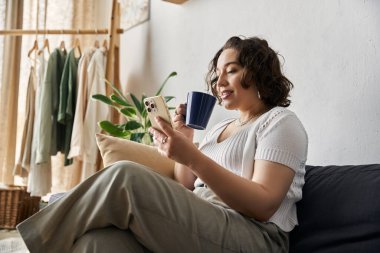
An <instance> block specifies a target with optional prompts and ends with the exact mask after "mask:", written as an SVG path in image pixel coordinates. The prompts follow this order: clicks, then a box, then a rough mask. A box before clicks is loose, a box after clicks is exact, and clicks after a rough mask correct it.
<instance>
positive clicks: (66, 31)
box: [0, 29, 123, 36]
mask: <svg viewBox="0 0 380 253" xmlns="http://www.w3.org/2000/svg"><path fill="white" fill-rule="evenodd" d="M117 33H118V34H119V33H123V29H117ZM36 34H44V35H45V34H55V35H62V34H78V35H94V34H108V29H62V30H57V29H54V30H52V29H47V30H41V29H40V30H23V29H9V30H0V35H12V36H22V35H36Z"/></svg>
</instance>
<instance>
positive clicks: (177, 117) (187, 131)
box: [172, 104, 194, 141]
mask: <svg viewBox="0 0 380 253" xmlns="http://www.w3.org/2000/svg"><path fill="white" fill-rule="evenodd" d="M185 117H186V104H179V105H178V106H177V107H176V108H175V112H174V117H173V120H172V121H173V122H172V123H173V124H172V125H173V128H174V129H175V130H177V131H179V132H181V133H182V134H184V135H185V136H186V137H187V138H188V139H189V140H191V141H193V137H194V129H192V128H190V127H188V126H186V121H185Z"/></svg>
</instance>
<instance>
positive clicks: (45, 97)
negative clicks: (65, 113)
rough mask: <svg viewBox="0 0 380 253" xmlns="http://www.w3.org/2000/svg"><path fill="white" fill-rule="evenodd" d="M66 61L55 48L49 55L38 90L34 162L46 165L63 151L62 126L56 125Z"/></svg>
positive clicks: (63, 55) (62, 53)
mask: <svg viewBox="0 0 380 253" xmlns="http://www.w3.org/2000/svg"><path fill="white" fill-rule="evenodd" d="M65 59H66V51H62V50H60V49H59V48H56V49H55V50H54V51H53V52H52V53H51V55H50V57H49V61H48V63H47V68H46V76H45V79H44V82H43V83H42V85H41V87H40V89H41V91H40V98H39V99H40V104H41V106H40V107H39V108H38V109H39V115H40V117H39V120H40V122H39V129H38V140H39V142H38V146H37V157H36V162H37V163H38V164H41V163H47V162H48V161H50V159H51V156H52V155H56V154H57V152H58V151H63V145H62V143H63V142H64V131H63V130H64V126H63V125H62V124H60V123H57V117H58V101H59V85H60V82H61V77H62V71H63V66H64V62H65Z"/></svg>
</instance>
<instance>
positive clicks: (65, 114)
mask: <svg viewBox="0 0 380 253" xmlns="http://www.w3.org/2000/svg"><path fill="white" fill-rule="evenodd" d="M79 59H80V57H78V58H76V57H75V50H74V49H72V50H71V51H70V52H69V54H68V56H67V58H66V62H65V66H64V68H63V73H62V79H61V84H60V87H59V91H60V94H59V107H58V122H59V123H61V124H63V125H64V126H65V137H64V142H63V144H64V154H65V162H64V165H65V166H67V165H70V164H72V159H68V158H67V156H68V154H69V152H70V142H71V134H72V131H73V122H74V115H75V104H76V90H77V71H78V63H79Z"/></svg>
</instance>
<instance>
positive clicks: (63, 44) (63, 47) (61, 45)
mask: <svg viewBox="0 0 380 253" xmlns="http://www.w3.org/2000/svg"><path fill="white" fill-rule="evenodd" d="M59 49H61V50H62V51H66V47H65V41H64V40H62V41H61V44H59Z"/></svg>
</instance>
